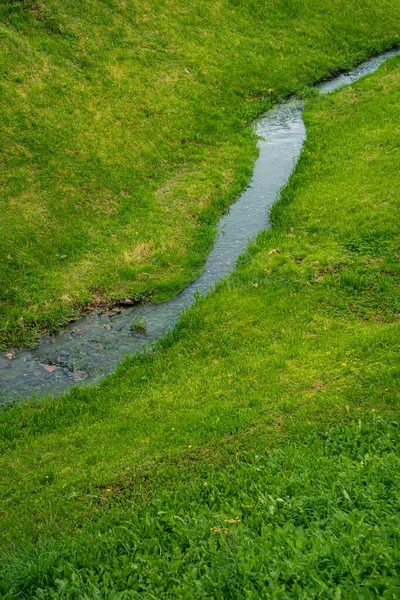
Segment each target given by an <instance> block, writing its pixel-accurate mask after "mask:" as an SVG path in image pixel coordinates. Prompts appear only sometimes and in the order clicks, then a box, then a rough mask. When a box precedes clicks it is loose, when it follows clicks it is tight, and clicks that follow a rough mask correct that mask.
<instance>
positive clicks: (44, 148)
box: [0, 0, 400, 348]
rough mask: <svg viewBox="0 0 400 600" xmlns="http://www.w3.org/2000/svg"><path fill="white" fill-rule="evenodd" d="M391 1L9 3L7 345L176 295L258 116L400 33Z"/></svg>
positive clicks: (1, 292) (2, 65)
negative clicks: (95, 309)
mask: <svg viewBox="0 0 400 600" xmlns="http://www.w3.org/2000/svg"><path fill="white" fill-rule="evenodd" d="M399 19H400V7H399V5H398V3H397V2H393V1H392V0H381V1H380V2H376V1H375V0H352V1H351V2H349V1H348V0H336V1H335V2H327V1H326V2H322V3H321V1H320V0H318V1H317V0H304V1H302V2H297V1H296V2H295V1H291V2H286V1H283V0H272V1H270V2H254V1H253V0H246V1H231V0H222V1H221V2H217V3H216V2H215V1H214V0H194V1H192V2H189V3H188V2H184V1H183V0H149V1H148V2H146V3H143V2H136V1H134V0H127V1H124V2H121V1H120V0H107V1H105V0H102V1H100V2H90V1H89V0H85V1H81V2H76V0H38V1H36V0H35V1H34V2H33V1H31V0H21V1H18V0H3V1H2V3H1V6H0V44H1V47H2V53H1V56H0V73H1V88H0V114H1V118H0V137H1V139H2V152H1V154H0V173H1V175H0V190H1V191H0V194H1V195H0V202H1V236H0V347H3V348H4V347H6V346H10V345H21V344H30V343H33V342H34V341H35V339H36V338H37V336H38V335H40V334H41V333H43V332H44V331H47V332H48V331H50V330H54V329H56V328H57V327H59V326H60V325H61V324H62V323H64V322H65V321H66V320H67V319H68V318H69V317H71V316H73V315H76V314H77V313H78V312H79V310H80V309H81V308H85V307H88V306H91V305H98V303H99V302H105V303H112V302H113V301H115V300H118V299H121V298H127V297H130V298H133V299H140V298H152V299H154V300H162V299H165V298H167V297H168V296H171V295H172V294H174V293H175V292H177V291H178V290H179V289H181V288H182V287H183V286H184V285H185V284H187V283H188V282H189V281H190V280H191V279H193V278H194V277H195V276H196V275H197V274H198V273H199V272H200V270H201V268H202V265H203V263H204V259H205V256H206V254H207V252H208V250H209V248H210V246H211V244H212V240H213V238H214V233H215V229H214V226H215V223H216V221H217V219H218V217H219V215H220V214H221V213H222V212H223V211H224V210H225V209H226V208H227V206H228V205H229V203H230V202H232V201H233V200H234V198H235V197H236V196H237V195H238V194H239V193H240V191H241V190H242V189H243V188H244V187H245V186H246V184H247V182H248V180H249V177H250V174H251V170H252V166H253V162H254V160H255V157H256V145H255V142H256V140H255V135H254V132H253V130H252V128H251V126H250V123H251V122H252V120H253V119H254V117H255V116H257V115H258V114H260V112H262V111H264V110H266V109H267V108H269V107H270V106H271V105H272V104H273V103H274V102H276V101H277V100H279V99H281V98H283V97H285V96H287V95H288V94H291V93H293V92H301V91H302V90H304V89H305V88H307V86H309V85H311V84H312V83H313V82H314V81H315V80H316V79H320V78H321V77H324V76H327V75H329V74H331V73H333V72H335V71H337V70H338V69H341V68H346V67H348V66H350V65H353V64H355V63H356V62H357V61H359V60H361V59H363V58H365V57H366V56H367V55H369V54H371V53H373V52H378V51H380V50H382V49H386V48H388V47H390V46H392V45H394V44H396V43H398V42H399V33H398V22H399Z"/></svg>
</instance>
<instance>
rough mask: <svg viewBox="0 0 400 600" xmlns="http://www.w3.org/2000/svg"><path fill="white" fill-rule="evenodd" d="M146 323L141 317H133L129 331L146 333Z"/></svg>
mask: <svg viewBox="0 0 400 600" xmlns="http://www.w3.org/2000/svg"><path fill="white" fill-rule="evenodd" d="M146 329H147V323H146V319H144V318H143V317H134V318H133V319H132V324H131V330H132V331H136V332H137V333H146Z"/></svg>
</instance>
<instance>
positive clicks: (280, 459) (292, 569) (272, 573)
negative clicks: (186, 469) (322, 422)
mask: <svg viewBox="0 0 400 600" xmlns="http://www.w3.org/2000/svg"><path fill="white" fill-rule="evenodd" d="M398 415H399V413H398ZM302 433H305V432H304V430H303V431H302ZM399 433H400V429H399V422H398V421H393V419H392V420H391V419H387V418H386V419H380V418H376V419H368V420H366V421H362V422H361V421H359V422H358V423H357V422H356V423H353V424H351V425H346V426H337V427H335V428H332V429H330V430H329V431H328V432H326V433H325V435H321V434H320V433H318V432H317V431H315V430H314V429H312V428H309V430H308V431H307V432H306V433H305V436H304V439H303V440H301V439H300V438H299V437H298V438H297V439H296V440H295V441H293V440H292V441H291V442H288V440H286V442H285V443H283V444H280V445H279V447H278V448H275V449H274V450H272V451H269V452H266V451H265V450H266V449H265V447H264V449H263V448H262V445H261V446H259V449H258V451H259V452H260V454H255V452H254V450H257V448H251V450H247V451H246V450H244V451H243V450H242V452H240V453H237V455H236V457H235V458H231V460H230V462H229V463H228V464H227V465H226V467H225V468H223V469H221V468H219V469H211V470H210V471H209V472H204V473H203V476H202V478H201V479H200V478H198V479H196V480H195V481H193V478H192V480H190V481H188V482H179V485H178V486H177V488H175V490H174V491H172V492H168V493H165V492H164V493H161V494H159V495H158V496H157V497H156V498H155V499H153V500H152V501H151V502H150V503H149V504H147V505H146V506H141V507H138V508H136V509H135V510H132V509H131V510H129V508H128V507H125V508H124V509H120V510H119V511H115V510H114V511H113V504H114V498H115V496H116V495H117V494H118V493H120V492H119V491H118V490H116V489H115V488H113V489H111V488H108V489H105V490H104V494H103V496H104V497H105V498H104V500H103V502H104V506H105V508H106V509H107V510H105V511H104V512H105V514H104V517H103V519H102V520H101V522H96V523H94V524H93V523H92V524H91V525H89V526H86V527H85V528H84V530H82V531H81V532H79V533H78V535H77V536H75V538H73V539H72V540H71V539H69V540H64V541H63V542H62V543H60V542H54V541H52V540H48V541H47V543H46V544H45V545H42V546H40V547H39V548H35V547H34V546H31V547H29V548H28V549H25V552H24V555H23V558H21V557H18V558H15V557H12V558H11V559H6V561H5V567H6V568H5V569H4V570H3V572H2V574H3V578H2V579H0V589H2V590H3V598H4V600H11V599H14V598H24V597H27V598H38V599H39V598H40V599H50V598H52V599H55V598H69V599H71V600H72V599H78V598H110V599H111V598H118V599H121V600H122V599H124V600H125V599H130V598H139V597H141V596H142V597H147V598H185V599H187V600H189V599H193V598H220V599H225V598H237V599H239V598H254V599H256V598H274V599H275V598H279V599H284V598H304V599H306V598H307V599H308V598H335V599H336V598H351V599H353V598H354V599H359V598H391V599H392V598H397V597H398V595H399V592H400V581H399V577H398V569H399V561H400V553H399V547H400V546H399V541H400V521H399V515H398V493H399V490H400V478H399V467H400V462H399V454H398V444H399V442H400V437H399Z"/></svg>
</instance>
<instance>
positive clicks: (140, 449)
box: [0, 59, 400, 598]
mask: <svg viewBox="0 0 400 600" xmlns="http://www.w3.org/2000/svg"><path fill="white" fill-rule="evenodd" d="M399 89H400V60H399V59H394V60H392V61H390V62H389V63H387V65H386V66H384V67H383V68H381V69H380V71H379V72H378V73H377V74H375V75H373V76H371V77H369V78H367V79H365V80H363V81H361V82H359V83H358V84H356V85H354V86H351V87H350V88H346V89H344V90H342V91H341V92H339V93H336V94H334V95H332V96H329V97H324V98H317V99H315V100H313V101H312V102H310V104H309V105H308V108H307V110H306V114H305V119H306V123H307V128H308V135H309V139H308V141H307V143H306V147H305V149H304V152H303V154H302V157H301V160H300V162H299V165H298V167H297V169H296V172H295V175H294V176H293V177H292V179H291V182H290V184H289V186H288V187H287V188H286V190H285V191H284V193H283V196H282V199H281V200H280V202H279V203H278V204H277V205H276V207H275V209H274V211H273V220H274V227H273V229H272V230H271V231H269V232H265V233H264V234H263V235H262V236H260V237H259V239H258V240H257V242H256V243H255V244H254V245H253V246H252V248H251V249H250V250H249V252H248V253H247V255H246V256H245V257H244V258H243V259H242V261H241V264H240V265H239V268H238V269H237V271H236V273H235V274H234V275H233V276H232V277H230V278H229V279H228V280H227V281H226V282H224V283H223V284H221V285H220V286H219V288H218V290H217V291H216V292H215V293H213V294H211V295H210V296H209V297H207V298H204V299H200V300H199V301H198V302H197V303H196V305H195V307H194V308H193V309H191V310H190V311H189V312H188V313H187V314H186V315H185V316H184V318H183V320H182V321H181V324H180V326H179V327H178V329H177V331H176V332H175V334H174V336H171V338H170V339H169V340H167V341H166V342H165V343H164V344H163V346H160V348H159V350H158V351H157V352H155V353H154V354H153V355H144V356H142V357H137V358H135V359H133V360H130V361H127V362H126V363H125V365H124V366H123V367H121V368H120V369H119V371H118V372H117V373H116V374H115V375H114V376H112V377H110V378H108V379H107V380H106V381H105V382H104V384H103V385H101V386H100V387H99V388H93V389H87V390H78V389H75V390H74V391H73V393H71V394H70V395H68V396H66V397H65V398H62V399H56V400H51V401H49V402H44V403H43V404H37V405H29V404H26V405H21V406H17V407H16V408H15V409H13V410H12V411H9V412H5V413H3V414H2V415H1V430H0V439H1V448H2V455H3V456H2V462H1V470H2V482H3V483H2V485H1V487H0V494H1V496H2V507H3V508H2V515H1V516H2V518H1V519H0V527H1V529H2V535H3V540H4V547H9V546H10V544H11V545H12V544H15V543H17V544H18V542H19V541H20V540H22V539H27V540H32V541H35V540H37V539H38V538H44V539H46V538H49V537H50V536H53V535H55V536H63V535H64V534H65V533H67V532H72V531H73V530H74V529H75V528H76V527H77V526H80V525H81V524H84V523H85V522H86V521H88V520H89V522H90V523H91V524H92V528H93V531H94V533H93V536H94V537H92V538H91V537H90V536H91V534H90V532H89V531H90V526H89V523H87V525H86V526H85V527H86V528H84V530H83V532H82V533H80V534H79V535H78V537H77V538H76V542H74V541H68V539H67V538H64V539H65V540H66V541H65V543H66V548H65V549H63V545H61V546H60V545H59V544H58V543H56V545H55V546H54V547H53V550H52V551H51V552H50V550H49V551H48V550H46V546H41V548H42V550H41V551H40V552H41V554H40V558H37V556H36V555H35V552H36V551H34V552H33V558H32V555H31V556H30V557H29V556H28V557H27V556H25V557H24V558H23V561H22V563H17V566H16V567H15V568H10V566H9V565H8V563H6V567H5V571H4V575H3V577H5V579H4V581H5V582H6V583H3V585H4V586H5V589H8V588H7V586H9V585H10V581H11V580H10V579H7V577H8V576H9V577H11V579H13V578H16V579H15V581H16V582H17V583H16V585H17V588H18V589H21V586H24V585H26V584H27V582H28V583H29V581H30V582H31V584H32V586H33V587H35V585H36V584H38V583H39V582H41V584H43V585H44V581H45V580H44V579H41V577H44V574H46V573H47V575H46V577H47V576H48V577H49V578H50V580H51V581H54V579H55V578H57V577H58V575H60V578H61V579H63V577H65V578H66V580H68V581H69V583H68V585H71V586H72V587H70V588H68V587H67V588H66V590H67V591H66V592H65V594H66V596H65V597H74V596H73V593H76V594H78V593H80V592H81V591H82V589H85V590H86V592H87V593H88V594H89V597H91V596H90V593H92V596H93V594H94V592H93V589H92V588H91V587H90V585H91V584H87V583H85V581H86V577H88V578H89V579H90V580H91V581H92V583H94V584H96V585H99V586H100V587H101V586H103V587H101V589H102V593H103V596H101V597H105V596H104V594H105V590H106V589H109V590H111V588H112V584H111V583H107V581H109V579H108V575H107V572H111V573H112V580H113V581H114V582H116V583H115V585H116V588H115V590H121V586H123V582H126V581H127V578H128V577H131V582H132V583H131V584H129V585H132V586H133V587H134V586H136V585H139V584H140V585H142V584H143V585H144V586H147V587H146V589H148V590H150V591H152V593H153V592H154V594H155V597H168V596H167V595H166V594H167V592H168V593H171V594H175V593H177V592H176V590H177V589H179V593H182V594H183V597H184V598H189V597H193V593H194V592H193V589H196V590H197V589H198V590H199V591H198V595H197V596H196V595H195V597H199V598H200V597H234V598H236V597H243V595H241V594H242V591H243V590H242V589H239V588H238V586H240V585H241V582H245V583H246V586H247V587H248V589H249V590H250V591H249V597H254V598H255V597H260V585H261V583H260V582H261V581H265V580H266V578H267V576H268V577H270V579H271V585H274V586H275V587H274V588H273V589H274V594H275V596H274V597H277V598H285V597H287V596H286V595H285V594H286V591H285V589H289V590H290V589H293V590H294V592H293V593H297V592H298V593H300V592H299V590H301V589H302V588H303V587H305V589H306V591H305V592H304V593H305V596H304V597H310V596H311V593H312V594H315V596H316V597H329V598H330V597H332V598H333V597H335V598H339V597H340V595H339V594H340V593H341V592H340V590H339V591H337V590H336V587H337V585H338V584H340V586H341V587H342V588H343V590H344V592H343V593H344V594H345V595H344V597H349V598H350V597H351V598H353V597H355V598H358V597H360V596H359V595H357V594H358V592H357V594H356V595H353V596H352V595H351V594H352V593H353V592H352V591H351V590H353V589H356V590H359V592H360V593H361V588H363V587H364V588H365V590H366V591H365V594H367V595H366V596H364V597H367V598H369V597H371V598H372V597H388V598H389V597H390V598H392V597H396V594H397V593H398V587H396V586H398V580H397V576H396V569H398V552H399V544H398V522H397V521H396V516H395V513H396V497H398V493H399V481H398V479H397V478H396V472H397V470H398V454H397V445H398V442H397V438H398V432H397V425H396V423H397V422H398V418H399V408H398V407H399V399H400V394H399V384H398V379H399V373H400V372H399V364H400V361H399V355H400V347H399V333H400V327H399V323H398V315H399V308H400V307H399V297H400V295H399V275H400V269H399V261H398V256H399V252H400V247H399V245H400V244H399V230H398V229H399V225H398V222H397V220H396V219H394V218H393V215H394V214H397V212H398V210H399V194H398V173H399V168H398V167H399V156H398V136H397V132H396V130H395V127H394V124H395V123H397V122H398V120H399V112H400V107H399V103H398V95H399ZM377 414H386V415H387V416H385V417H384V421H383V423H382V425H381V424H380V421H379V420H378V422H374V417H373V416H372V415H377ZM354 419H355V420H356V421H357V419H361V421H366V423H367V424H366V430H365V431H366V433H365V436H364V434H363V433H362V432H363V431H364V430H363V426H362V425H359V426H357V425H346V426H345V427H344V428H343V427H340V426H339V427H337V428H336V429H334V430H333V431H332V432H331V433H329V434H328V439H331V440H332V448H333V449H332V448H331V446H329V448H328V449H327V448H326V446H325V445H324V442H323V438H321V437H320V435H319V434H318V432H321V430H326V427H327V425H332V424H335V423H346V422H347V421H351V420H354ZM396 419H397V420H396ZM391 421H394V423H393V424H391ZM291 436H293V437H294V438H295V442H293V443H291V441H290V440H291ZM321 440H322V441H321ZM271 448H275V449H274V450H273V452H272V453H270V451H269V450H270V449H271ZM330 448H331V449H330ZM342 448H343V451H344V454H343V457H340V456H338V454H340V452H341V450H342ZM236 453H239V455H238V456H239V457H242V458H235V454H236ZM255 454H258V455H262V459H261V460H262V469H264V470H261V471H257V470H256V469H255V467H254V460H255V459H254V456H255ZM368 456H369V457H371V463H370V464H371V468H370V469H369V470H368V469H367V470H366V471H365V477H364V475H360V473H362V472H364V471H362V469H363V466H362V465H365V464H369V463H368V461H369V458H368ZM235 460H238V461H239V465H238V466H235ZM242 460H243V464H242V462H241V461H242ZM279 461H283V463H282V465H283V466H282V465H281V463H280V462H279ZM285 461H286V462H285ZM365 461H366V462H365ZM297 463H299V467H298V469H297V468H296V466H295V465H296V464H297ZM225 464H226V465H227V466H228V471H225V468H224V465H225ZM246 465H250V466H246ZM277 465H278V466H277ZM277 469H278V471H277ZM236 471H237V480H234V481H233V480H232V477H233V474H234V473H235V472H236ZM260 473H261V474H260ZM199 477H200V479H199ZM207 478H208V481H209V483H210V486H212V489H217V491H218V490H219V491H218V493H211V494H210V496H211V497H212V496H214V497H215V498H216V499H215V506H214V504H213V502H214V501H213V500H212V498H211V499H209V503H208V504H204V503H205V501H206V500H205V498H204V485H203V483H201V481H202V479H207ZM254 478H256V479H255V480H254ZM253 480H254V481H253ZM219 482H220V484H221V485H220V487H219ZM206 483H207V482H206ZM188 485H190V493H187V494H186V493H185V492H184V490H185V489H186V488H185V486H188ZM170 488H172V489H174V490H177V492H176V495H175V496H174V495H172V496H171V495H169V494H168V493H167V492H165V490H168V489H170ZM232 488H233V489H232ZM315 490H317V492H315ZM246 495H247V496H248V499H247V500H246ZM255 497H257V498H258V501H257V503H256V504H254V501H255V500H254V499H255ZM278 497H282V498H283V499H284V500H285V502H287V501H288V500H289V498H291V500H290V503H291V504H290V507H288V509H287V510H288V512H284V513H283V514H284V518H283V517H282V518H281V517H277V521H276V522H275V521H274V520H273V518H272V517H271V519H272V520H271V519H270V517H269V516H268V515H271V514H274V511H275V510H278V504H279V502H280V501H278V504H277V500H276V499H277V498H278ZM152 498H153V504H151V506H150V507H148V508H146V506H147V505H146V502H147V501H148V500H149V499H152ZM157 498H158V500H157ZM160 498H161V499H160ZM261 499H262V501H261ZM245 505H248V506H247V508H246V506H245ZM132 507H133V508H132ZM271 507H272V508H271ZM274 507H275V508H274ZM324 507H325V508H324ZM214 508H215V513H214ZM239 509H240V510H239ZM164 510H165V514H166V515H167V516H166V517H165V520H162V519H161V522H160V516H161V515H162V514H164V513H163V512H160V511H164ZM279 510H280V509H279ZM285 510H286V509H285ZM325 510H327V512H324V511H325ZM138 511H140V512H138ZM246 511H247V512H246ZM271 511H272V512H271ZM278 512H279V511H278ZM137 514H139V515H140V518H139V517H137V516H135V515H137ZM176 514H177V515H178V517H181V518H183V519H184V521H185V519H188V522H187V524H186V525H185V526H184V528H183V529H179V527H178V525H177V527H175V525H173V524H171V523H172V522H173V523H175V521H176V522H179V518H178V519H173V521H171V519H172V517H171V515H176ZM213 514H216V515H217V517H216V521H215V523H216V525H214V524H213V523H214V521H213V520H212V519H213V518H214V517H212V515H213ZM279 514H281V513H279ZM190 515H193V521H190ZM296 515H297V516H296ZM237 516H239V517H240V519H241V520H242V521H243V525H242V526H241V527H240V528H239V529H240V533H238V534H237V536H236V534H235V537H234V538H233V539H234V540H235V541H234V542H232V544H231V543H230V542H229V540H230V539H231V538H230V537H229V536H228V537H227V538H226V541H224V540H225V534H224V533H223V532H222V535H220V533H221V531H219V530H217V531H211V530H210V527H212V528H214V529H215V527H222V528H224V527H225V525H227V528H228V529H229V528H230V525H232V527H233V528H235V523H232V524H231V523H228V524H226V523H224V519H225V518H227V519H234V518H236V517H237ZM113 518H115V521H114V522H113V520H112V519H113ZM285 521H288V523H286V525H285V524H284V522H285ZM210 523H211V524H210ZM110 528H111V530H110ZM271 528H272V529H271ZM99 531H100V532H103V534H104V537H103V538H98V533H99ZM185 531H186V532H187V533H186V534H185ZM371 532H372V533H371ZM227 535H228V534H227ZM229 535H230V534H229ZM191 536H192V537H191ZM216 536H217V538H218V540H219V541H217V539H216ZM218 536H219V537H218ZM271 536H272V537H271ZM363 536H365V537H363ZM96 539H100V542H96V543H95V541H94V540H96ZM145 540H148V541H145ZM151 540H153V541H151ZM285 540H286V541H285ZM287 540H289V541H287ZM71 544H72V546H71ZM88 544H89V546H90V547H91V548H92V549H93V552H92V553H91V552H89V553H88V557H87V560H86V559H85V558H84V556H83V555H84V553H85V552H88V551H87V550H86V551H84V550H83V549H82V548H83V547H85V546H86V548H87V547H88ZM254 544H256V546H254ZM71 548H72V549H71ZM221 548H222V549H221ZM138 549H139V550H138ZM52 552H53V553H55V554H52ZM136 552H138V554H137V558H135V559H134V558H133V557H134V556H135V553H136ZM63 553H64V554H65V555H66V556H67V559H65V561H66V562H65V561H64V559H61V558H60V556H61V555H62V554H63ZM262 554H263V555H265V556H266V558H265V562H260V560H261V559H260V556H261V555H262ZM115 555H120V557H121V558H120V560H119V561H118V562H113V561H111V559H110V556H115ZM156 555H157V556H158V558H157V556H156ZM52 556H53V557H55V560H56V562H57V564H58V565H59V566H60V570H59V571H57V570H56V571H54V570H53V569H52V567H51V561H52ZM68 556H69V558H68ZM99 557H100V558H99ZM124 557H125V558H124ZM246 557H247V558H248V562H246V560H247V559H246ZM85 560H86V562H85ZM68 561H70V562H71V565H72V566H71V565H70V566H68V565H67V564H66V563H67V562H68ZM108 561H111V562H110V563H109V562H108ZM124 561H125V562H124ZM174 561H176V562H174ZM219 561H221V562H219ZM268 561H270V562H271V563H273V565H274V566H273V569H272V568H271V567H268V566H267V565H268ZM49 564H50V566H49V567H48V565H49ZM62 564H63V565H64V566H62ZM99 564H100V566H98V565H99ZM144 564H150V565H151V566H150V567H149V570H148V571H146V572H145V570H144V566H143V565H144ZM171 564H172V565H173V566H172V567H171ZM74 565H75V566H74ZM132 565H137V566H132ZM371 565H373V568H371ZM385 565H386V566H385ZM80 566H82V567H85V568H86V567H87V568H88V569H89V571H88V572H86V574H84V583H82V584H81V583H80V582H79V577H77V576H72V574H71V573H72V571H74V569H75V568H79V567H80ZM137 569H139V570H137ZM168 569H172V572H173V573H174V574H175V579H174V580H171V579H168V578H167V576H166V571H167V570H168ZM219 572H220V573H223V574H224V575H223V578H222V579H223V581H226V579H227V577H228V574H229V573H230V575H229V577H228V583H227V585H228V588H226V587H225V588H224V584H223V581H222V579H218V573H219ZM294 572H298V573H299V576H298V577H296V576H294V575H293V573H294ZM7 573H8V574H9V575H7ZM252 574H253V575H254V577H253V575H252ZM221 577H222V576H221ZM263 578H264V579H263ZM199 579H200V580H201V582H200V583H199V584H198V586H199V587H198V588H196V587H193V586H195V584H194V580H196V581H199ZM178 580H182V585H181V587H179V585H178V583H177V581H178ZM102 581H103V583H102ZM99 582H100V583H99ZM104 582H106V583H104ZM297 584H298V585H299V586H300V587H298V588H296V587H293V586H296V585H297ZM46 585H47V584H46ZM57 585H58V584H57ZM57 585H55V587H57ZM59 585H61V587H62V584H59ZM18 586H19V587H18ZM73 586H75V587H76V589H75V588H73ZM79 586H81V587H79ZM85 586H86V587H85ZM104 586H106V587H104ZM107 586H109V588H107ZM157 586H158V587H157ZM163 586H164V587H163ZM174 586H175V587H174ZM177 586H178V587H177ZM185 586H186V587H185ZM202 586H203V587H202ZM221 586H222V587H221ZM229 586H230V587H229ZM282 586H283V587H282ZM285 586H286V588H285ZM291 586H292V587H291ZM49 589H50V588H49ZM51 589H53V588H51ZM132 589H133V588H132ZM246 589H247V588H246ZM76 590H79V591H76ZM115 590H114V591H115ZM257 590H258V591H257ZM296 590H297V592H296ZM346 590H347V591H346ZM46 593H47V592H46ZM57 593H58V592H57ZM62 593H64V592H60V594H61V595H57V594H56V593H55V592H54V596H51V595H47V596H43V597H46V598H47V597H57V598H58V597H64V596H63V595H62ZM107 593H108V592H107ZM109 593H110V595H109V596H107V597H110V598H114V597H117V596H116V595H112V594H114V592H112V591H109ZM115 593H116V591H115ZM196 593H197V591H196ZM288 593H289V592H288ZM49 594H50V592H49ZM68 594H69V595H68ZM157 594H158V595H157ZM190 594H192V595H190ZM207 594H208V595H207ZM213 594H214V595H213ZM215 594H217V595H215ZM218 594H219V595H218ZM224 594H225V595H224ZM229 594H231V596H229ZM235 594H236V595H235ZM257 594H258V595H257ZM307 594H308V595H307ZM321 594H325V595H322V596H321ZM335 594H336V596H335ZM354 594H355V592H354ZM368 594H369V595H368ZM393 594H394V595H393ZM11 597H13V596H11ZM76 597H79V595H77V596H76ZM121 597H122V598H125V597H127V598H129V597H131V596H129V595H126V596H121ZM133 597H135V596H134V595H133ZM173 597H175V596H173ZM292 597H293V596H292ZM299 597H302V596H299Z"/></svg>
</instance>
